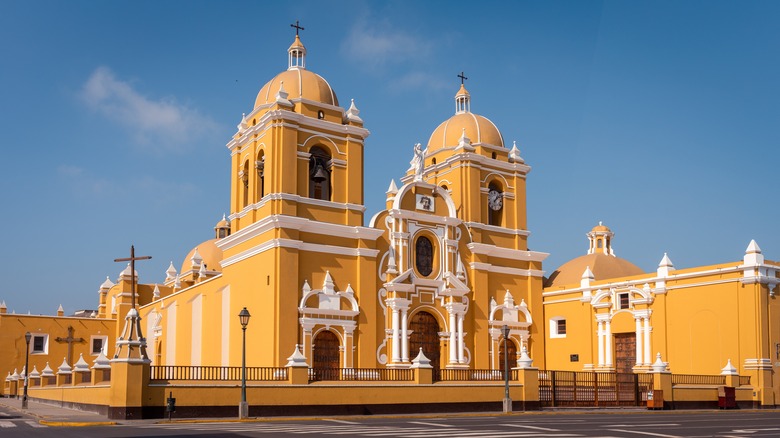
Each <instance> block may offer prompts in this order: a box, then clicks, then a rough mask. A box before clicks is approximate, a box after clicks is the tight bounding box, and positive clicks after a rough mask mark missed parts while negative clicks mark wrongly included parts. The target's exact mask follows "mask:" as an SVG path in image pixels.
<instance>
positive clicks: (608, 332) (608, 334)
mask: <svg viewBox="0 0 780 438" xmlns="http://www.w3.org/2000/svg"><path fill="white" fill-rule="evenodd" d="M604 324H605V328H604V332H605V333H604V344H605V345H604V347H605V348H604V350H606V355H605V356H606V357H605V359H606V364H605V365H606V366H608V367H611V366H612V327H611V326H610V322H609V320H606V321H604Z"/></svg>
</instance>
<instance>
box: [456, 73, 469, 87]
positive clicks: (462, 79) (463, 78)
mask: <svg viewBox="0 0 780 438" xmlns="http://www.w3.org/2000/svg"><path fill="white" fill-rule="evenodd" d="M458 77H459V78H460V84H461V85H463V83H464V81H466V80H467V79H468V78H467V77H466V76H464V75H463V72H462V71H461V72H460V74H459V75H458Z"/></svg>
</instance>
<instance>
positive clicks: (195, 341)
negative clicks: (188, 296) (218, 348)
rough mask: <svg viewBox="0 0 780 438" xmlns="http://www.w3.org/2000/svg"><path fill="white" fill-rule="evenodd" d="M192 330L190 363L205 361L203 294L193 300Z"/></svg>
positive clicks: (196, 364) (195, 364) (198, 364)
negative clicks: (203, 352) (203, 350)
mask: <svg viewBox="0 0 780 438" xmlns="http://www.w3.org/2000/svg"><path fill="white" fill-rule="evenodd" d="M190 306H191V313H190V314H191V315H192V330H191V332H190V339H189V341H190V365H192V366H200V365H201V364H202V363H203V357H202V347H203V295H202V294H198V295H197V296H195V297H194V298H193V299H192V300H191V304H190Z"/></svg>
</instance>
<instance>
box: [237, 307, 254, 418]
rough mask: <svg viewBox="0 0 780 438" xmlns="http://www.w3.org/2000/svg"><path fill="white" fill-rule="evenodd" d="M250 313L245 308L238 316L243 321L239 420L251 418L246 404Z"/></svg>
mask: <svg viewBox="0 0 780 438" xmlns="http://www.w3.org/2000/svg"><path fill="white" fill-rule="evenodd" d="M250 316H252V315H250V314H249V311H248V310H246V307H244V308H243V309H242V310H241V312H240V313H239V314H238V320H239V321H241V330H242V331H243V334H242V338H243V339H242V343H241V404H240V405H239V406H238V418H247V417H248V416H249V404H248V403H247V402H246V325H247V324H249V317H250Z"/></svg>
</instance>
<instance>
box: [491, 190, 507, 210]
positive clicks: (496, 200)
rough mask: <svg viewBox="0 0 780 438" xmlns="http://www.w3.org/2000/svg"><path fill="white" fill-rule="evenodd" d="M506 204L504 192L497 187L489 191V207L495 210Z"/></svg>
mask: <svg viewBox="0 0 780 438" xmlns="http://www.w3.org/2000/svg"><path fill="white" fill-rule="evenodd" d="M503 205H504V196H503V193H501V192H499V191H498V190H496V189H490V191H489V192H488V207H490V208H491V209H493V210H501V207H502V206H503Z"/></svg>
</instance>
